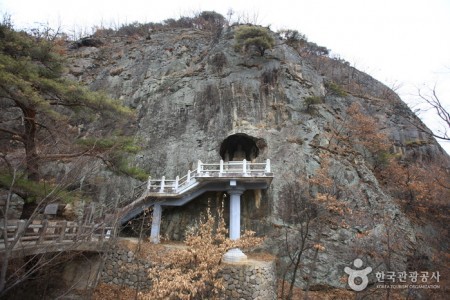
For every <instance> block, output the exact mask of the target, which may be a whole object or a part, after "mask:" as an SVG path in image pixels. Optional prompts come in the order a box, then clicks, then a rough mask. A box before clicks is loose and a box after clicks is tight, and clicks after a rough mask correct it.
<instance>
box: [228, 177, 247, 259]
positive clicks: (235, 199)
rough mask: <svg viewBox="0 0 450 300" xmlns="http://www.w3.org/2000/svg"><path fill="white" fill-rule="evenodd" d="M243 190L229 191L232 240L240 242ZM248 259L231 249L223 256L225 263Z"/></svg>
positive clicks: (238, 251) (234, 183) (235, 249)
mask: <svg viewBox="0 0 450 300" xmlns="http://www.w3.org/2000/svg"><path fill="white" fill-rule="evenodd" d="M230 185H231V186H233V185H234V186H235V185H236V181H234V180H232V181H230ZM243 192H244V190H243V189H238V188H233V189H230V190H228V194H229V195H230V239H231V240H238V239H239V238H240V237H241V195H242V193H243ZM246 259H247V255H245V254H244V253H243V252H242V251H241V250H240V249H239V248H234V249H230V250H229V251H228V252H227V253H225V255H224V256H223V260H224V262H239V261H243V260H246Z"/></svg>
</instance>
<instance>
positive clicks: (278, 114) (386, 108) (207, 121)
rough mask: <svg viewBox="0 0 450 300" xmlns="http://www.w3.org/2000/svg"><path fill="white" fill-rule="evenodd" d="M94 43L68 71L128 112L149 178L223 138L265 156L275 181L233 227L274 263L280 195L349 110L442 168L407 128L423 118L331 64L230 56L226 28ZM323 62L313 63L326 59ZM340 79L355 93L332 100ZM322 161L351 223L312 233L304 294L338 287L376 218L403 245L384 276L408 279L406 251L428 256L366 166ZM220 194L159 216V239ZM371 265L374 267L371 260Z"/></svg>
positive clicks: (438, 152) (175, 170)
mask: <svg viewBox="0 0 450 300" xmlns="http://www.w3.org/2000/svg"><path fill="white" fill-rule="evenodd" d="M103 42H104V46H102V47H99V48H94V47H83V48H80V49H77V50H73V51H72V53H69V55H70V57H71V69H70V70H69V72H70V74H71V76H73V77H74V78H77V79H79V80H81V81H84V82H86V83H88V84H89V85H90V87H91V88H92V89H102V90H106V91H107V92H108V93H109V94H110V95H111V96H113V97H116V98H119V99H122V100H123V101H124V102H125V103H126V104H127V105H129V106H131V107H133V108H135V109H136V111H137V113H138V121H137V128H136V131H137V132H136V138H137V140H138V142H139V143H140V144H141V145H142V147H143V150H142V151H141V152H140V153H139V154H138V155H136V157H135V161H134V164H135V165H138V166H140V167H142V168H144V169H145V170H147V171H148V172H149V173H150V174H151V175H152V178H158V177H161V176H166V178H174V177H175V176H177V175H182V174H185V173H186V171H187V170H188V169H193V168H194V167H195V163H196V162H197V160H199V159H200V160H202V161H203V162H218V161H219V160H220V159H221V156H220V147H221V143H222V142H223V141H224V140H225V139H226V138H227V137H229V136H230V135H233V134H236V133H242V134H246V135H248V136H250V137H252V138H254V139H255V140H259V141H261V143H260V149H259V150H260V151H259V155H258V157H257V158H256V161H260V160H264V159H268V158H269V159H271V162H272V169H273V172H274V174H275V178H274V180H273V182H272V185H271V187H270V188H269V189H268V190H267V191H263V192H262V198H260V199H256V198H257V197H255V196H254V195H251V194H248V195H246V196H245V197H246V200H245V201H242V203H243V206H244V209H242V211H243V216H242V223H243V224H244V227H246V229H253V230H256V231H257V233H258V234H259V235H265V236H267V237H269V238H268V239H267V240H266V247H267V249H269V250H270V251H271V252H272V253H273V254H276V255H279V256H281V257H282V259H283V254H282V249H281V248H282V247H281V246H280V245H282V235H281V234H280V232H279V231H278V229H277V228H279V227H280V226H282V225H283V223H282V221H281V219H280V217H279V215H278V213H277V212H278V210H279V207H280V205H282V203H280V200H279V199H280V193H281V191H282V190H283V189H284V186H285V185H286V183H288V182H290V181H292V180H293V178H296V177H298V176H299V174H304V175H306V176H312V175H313V174H314V173H315V172H316V170H317V169H318V168H319V167H320V165H321V158H320V156H319V150H318V148H317V147H314V146H313V145H319V146H322V147H326V146H327V145H328V143H329V135H327V134H328V133H329V132H331V129H332V128H333V127H335V126H336V124H339V122H340V121H342V120H343V119H345V118H346V115H345V112H346V110H347V108H348V107H350V105H351V104H352V103H358V104H359V105H360V106H361V108H362V110H363V112H364V113H365V114H367V115H370V116H371V117H372V118H374V119H375V120H376V121H377V122H378V123H379V124H382V125H383V126H380V127H381V128H382V130H383V133H385V134H386V135H387V136H389V137H390V142H392V143H393V144H394V145H395V147H394V148H393V150H394V151H397V152H398V153H401V154H402V155H410V156H413V157H417V158H418V159H429V158H432V157H441V158H444V159H446V160H447V161H448V157H447V156H446V155H444V154H443V151H442V149H441V148H440V147H439V145H438V144H437V143H436V142H435V141H434V140H433V139H431V138H429V137H428V136H425V135H423V134H422V133H420V132H419V131H418V130H417V129H416V128H415V127H414V126H413V125H411V123H410V122H420V121H419V120H418V119H417V118H416V117H415V116H414V114H413V113H412V112H411V111H410V110H409V109H408V108H407V106H406V105H405V104H404V103H403V102H402V101H401V100H400V99H399V98H398V96H396V95H395V93H393V92H392V91H390V90H389V89H388V88H387V87H385V86H383V85H382V84H381V83H379V82H378V81H376V80H374V79H373V78H371V77H370V76H368V75H365V74H363V73H361V72H359V71H357V70H355V69H353V68H351V67H349V66H345V67H343V66H341V67H342V68H337V67H335V68H334V67H333V66H334V65H332V64H331V65H330V66H332V67H333V68H334V69H333V68H332V69H330V70H326V69H323V68H322V69H321V68H320V66H318V65H315V64H314V63H313V62H311V61H308V60H307V59H305V58H304V57H301V56H300V55H299V53H298V52H297V51H295V49H293V48H292V47H290V46H289V45H287V44H286V43H284V41H282V40H281V39H277V42H276V46H275V47H274V49H272V50H270V51H267V53H266V55H265V56H264V57H260V56H256V55H255V56H254V55H252V54H251V53H250V54H241V53H237V52H235V51H234V47H233V44H234V41H233V28H232V27H229V28H227V29H224V31H223V32H222V34H221V36H220V37H218V38H217V39H213V38H212V37H211V35H210V34H209V33H207V32H204V31H201V30H195V29H167V30H161V31H155V32H152V33H151V39H143V38H142V39H139V38H137V39H134V38H132V37H129V38H123V37H111V38H109V39H105V40H104V41H103ZM321 59H322V60H320V61H319V63H320V62H323V61H325V60H326V59H328V60H329V58H321ZM219 62H220V63H219ZM338 73H339V76H341V77H345V76H346V77H345V78H347V82H348V84H347V85H343V87H344V88H348V89H349V90H350V87H352V86H354V85H355V84H356V83H357V86H358V89H359V90H356V91H355V89H352V90H351V92H349V93H346V94H341V95H339V94H336V93H334V94H333V93H331V92H330V90H329V88H327V84H326V83H327V82H328V81H329V80H332V79H333V76H334V75H333V74H338ZM344 73H345V74H344ZM308 97H321V98H322V99H323V103H321V104H318V105H316V107H315V112H314V113H308V111H307V105H306V104H305V99H307V98H308ZM330 160H331V161H330V174H331V175H332V176H333V177H334V178H335V183H336V185H337V186H343V187H345V188H346V192H345V193H343V194H342V195H341V197H342V198H343V201H345V205H346V206H347V207H348V208H349V209H351V210H352V211H353V212H354V214H353V215H351V216H347V217H346V219H345V220H344V221H345V222H343V223H342V226H341V225H339V226H336V225H335V224H331V223H324V224H322V225H323V226H322V228H321V229H320V232H319V231H318V232H316V233H317V236H320V240H321V244H323V246H324V248H325V249H326V250H325V251H324V252H320V253H319V254H318V255H317V257H314V255H313V253H312V252H311V253H305V262H306V263H312V262H314V265H315V268H316V269H317V270H316V271H315V272H314V276H313V278H311V279H310V280H311V285H314V283H317V284H323V285H331V286H337V287H342V286H344V284H343V283H342V282H341V280H340V278H341V277H342V276H343V275H344V272H343V268H344V267H345V266H348V265H350V264H351V262H352V261H353V260H354V258H355V257H356V256H357V255H358V253H359V252H358V251H359V250H358V249H360V246H359V245H360V244H361V242H360V240H361V239H360V235H361V233H365V234H368V236H369V237H368V239H369V238H370V240H371V241H380V240H383V238H384V235H385V232H386V231H387V225H386V222H385V220H388V221H389V222H388V223H389V224H395V229H396V230H398V232H402V236H403V240H404V242H403V244H402V245H401V246H400V247H399V249H397V253H396V255H395V258H394V259H393V265H392V267H395V268H396V269H398V270H405V269H406V264H407V257H409V256H411V255H412V253H413V252H414V251H417V249H419V248H421V250H420V251H425V252H426V251H431V250H430V249H426V248H427V245H426V244H423V243H422V244H420V241H418V240H417V238H416V234H415V230H414V226H412V224H411V222H410V220H409V219H408V218H407V217H406V215H405V214H404V212H402V210H401V209H400V207H399V205H398V204H397V203H396V202H395V201H394V200H393V199H392V198H391V197H390V196H389V195H388V194H387V193H386V192H385V191H384V190H383V188H382V186H381V185H380V184H379V182H378V180H377V178H376V177H375V176H374V173H373V171H372V169H371V167H370V164H371V161H370V158H362V157H359V156H355V155H348V156H339V155H331V156H330ZM111 185H112V186H113V185H114V184H113V183H111ZM111 188H112V190H114V188H113V187H111ZM117 189H120V187H117ZM217 197H218V196H217V195H203V196H201V197H200V198H199V199H196V200H195V201H193V202H192V203H191V204H189V205H188V206H185V207H182V208H173V209H172V208H171V209H167V210H165V212H163V220H164V221H163V226H162V232H161V234H162V235H163V236H165V235H166V236H167V237H168V238H171V239H182V238H183V236H184V235H183V229H184V227H186V226H189V225H190V224H191V223H192V222H194V221H193V220H194V219H195V218H197V216H198V211H199V210H198V206H197V205H199V204H200V206H201V205H203V206H205V205H206V203H207V202H208V199H209V198H211V199H216V198H217ZM220 197H221V196H220ZM220 197H219V198H220ZM197 200H198V202H196V201H197ZM105 201H107V199H106V200H105ZM256 203H263V205H256ZM246 205H247V206H246ZM356 216H357V217H356ZM372 246H374V247H375V248H376V246H377V245H376V243H375V244H374V245H372ZM414 249H415V250H414ZM380 251H382V249H381V250H380ZM284 258H286V257H284ZM368 260H370V263H371V264H373V265H378V264H379V263H380V261H378V258H374V257H368Z"/></svg>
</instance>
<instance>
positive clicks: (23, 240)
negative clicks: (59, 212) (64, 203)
mask: <svg viewBox="0 0 450 300" xmlns="http://www.w3.org/2000/svg"><path fill="white" fill-rule="evenodd" d="M0 227H1V228H0V237H1V239H0V256H3V255H4V253H5V251H10V252H11V256H13V257H14V256H24V255H25V256H26V255H32V254H38V253H46V252H55V251H71V250H74V251H97V250H98V251H100V250H101V245H102V244H103V242H105V241H107V240H109V238H110V237H111V236H112V235H113V232H114V228H113V227H111V226H106V225H105V224H101V225H99V224H78V223H76V222H69V221H49V220H42V221H38V220H34V221H33V222H31V223H29V224H28V222H27V221H26V220H9V221H8V223H7V226H6V228H5V226H4V225H3V224H1V225H0ZM5 233H6V237H7V239H5Z"/></svg>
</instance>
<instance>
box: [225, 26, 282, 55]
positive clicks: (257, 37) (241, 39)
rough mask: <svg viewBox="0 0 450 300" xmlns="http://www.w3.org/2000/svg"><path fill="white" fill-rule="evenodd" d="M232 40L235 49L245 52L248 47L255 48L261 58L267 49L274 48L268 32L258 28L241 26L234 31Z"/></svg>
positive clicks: (273, 41) (273, 42)
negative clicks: (233, 40) (234, 41)
mask: <svg viewBox="0 0 450 300" xmlns="http://www.w3.org/2000/svg"><path fill="white" fill-rule="evenodd" d="M234 38H235V40H236V44H235V48H236V49H238V50H241V49H244V50H245V51H246V50H248V49H249V48H250V47H255V48H256V49H257V50H258V52H259V54H260V55H261V56H264V53H265V51H266V50H267V49H272V48H273V46H275V40H274V39H273V37H272V36H271V35H270V33H269V31H268V30H267V29H266V28H263V27H258V26H241V27H239V28H238V29H237V30H236V33H235V36H234Z"/></svg>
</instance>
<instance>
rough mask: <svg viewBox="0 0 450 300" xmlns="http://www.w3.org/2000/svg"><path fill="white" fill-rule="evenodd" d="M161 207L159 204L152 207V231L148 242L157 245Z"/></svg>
mask: <svg viewBox="0 0 450 300" xmlns="http://www.w3.org/2000/svg"><path fill="white" fill-rule="evenodd" d="M161 215H162V207H161V204H155V205H154V206H153V216H152V229H151V232H150V242H151V243H153V244H159V231H160V226H161Z"/></svg>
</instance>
